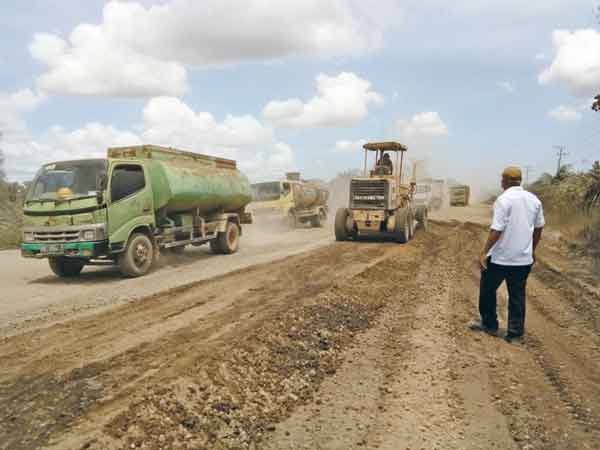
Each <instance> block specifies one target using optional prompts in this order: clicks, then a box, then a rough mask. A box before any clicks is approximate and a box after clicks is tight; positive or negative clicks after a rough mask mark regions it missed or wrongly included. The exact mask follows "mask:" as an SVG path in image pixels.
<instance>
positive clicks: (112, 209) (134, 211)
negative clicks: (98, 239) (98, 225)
mask: <svg viewBox="0 0 600 450" xmlns="http://www.w3.org/2000/svg"><path fill="white" fill-rule="evenodd" d="M111 169H112V170H111V171H110V180H109V182H108V193H109V199H108V233H109V240H110V244H111V248H113V249H114V248H115V246H114V245H113V244H117V246H119V244H122V245H123V246H124V245H125V244H126V242H127V239H128V238H129V233H130V232H131V230H132V229H134V228H135V227H137V226H140V225H150V226H153V225H154V211H153V205H152V203H153V202H152V189H151V186H150V183H149V182H148V177H147V174H146V173H145V170H144V166H143V165H141V164H136V163H115V165H114V166H112V168H111ZM116 248H118V247H116Z"/></svg>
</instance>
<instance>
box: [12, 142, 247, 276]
mask: <svg viewBox="0 0 600 450" xmlns="http://www.w3.org/2000/svg"><path fill="white" fill-rule="evenodd" d="M251 198H252V197H251V191H250V184H249V182H248V179H247V178H246V177H245V176H244V175H243V174H241V173H240V172H239V171H238V170H237V168H236V162H235V161H232V160H229V159H223V158H216V157H212V156H206V155H200V154H197V153H191V152H184V151H180V150H175V149H172V148H164V147H158V146H153V145H141V146H133V147H120V148H110V149H109V150H108V152H107V158H106V159H85V160H78V161H60V162H55V163H51V164H46V165H44V166H43V167H42V168H41V169H40V170H39V172H38V173H37V175H36V177H35V179H34V180H33V183H32V185H31V187H30V188H29V191H28V193H27V195H26V196H25V200H24V210H23V215H24V230H23V243H22V245H21V252H22V255H23V256H25V257H29V258H46V259H48V262H49V264H50V268H51V269H52V271H54V273H55V274H56V275H58V276H60V277H68V276H75V275H78V274H79V273H80V272H81V270H82V269H83V267H84V266H85V265H87V264H106V263H111V262H112V263H116V264H117V265H118V266H119V269H120V271H121V272H122V273H123V274H124V275H126V276H130V277H137V276H141V275H144V274H145V273H147V272H148V271H149V270H150V268H151V267H152V265H153V263H154V262H155V261H156V260H157V258H158V256H159V253H160V251H161V250H171V251H173V252H179V251H181V250H183V248H184V247H185V246H186V245H188V244H191V245H202V244H204V243H207V242H208V243H209V244H210V248H211V249H212V251H213V252H214V253H223V254H230V253H234V252H236V251H237V249H238V246H239V240H240V236H241V233H242V228H241V225H242V224H246V223H251V222H252V217H251V215H250V214H248V213H246V212H245V207H246V205H247V204H248V203H250V200H251Z"/></svg>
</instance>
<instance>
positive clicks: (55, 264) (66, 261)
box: [48, 256, 85, 278]
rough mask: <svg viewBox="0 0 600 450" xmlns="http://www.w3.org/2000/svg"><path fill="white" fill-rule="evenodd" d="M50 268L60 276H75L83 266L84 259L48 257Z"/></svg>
mask: <svg viewBox="0 0 600 450" xmlns="http://www.w3.org/2000/svg"><path fill="white" fill-rule="evenodd" d="M48 264H49V265H50V269H52V272H54V273H55V274H56V275H57V276H59V277H61V278H66V277H75V276H77V275H79V274H80V273H81V271H82V269H83V266H85V261H84V260H82V259H71V258H64V257H61V256H58V257H55V258H48Z"/></svg>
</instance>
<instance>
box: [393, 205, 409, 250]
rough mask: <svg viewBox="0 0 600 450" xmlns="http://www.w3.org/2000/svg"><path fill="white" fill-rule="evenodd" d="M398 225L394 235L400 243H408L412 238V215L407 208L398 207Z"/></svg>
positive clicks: (396, 216) (396, 215) (396, 214)
mask: <svg viewBox="0 0 600 450" xmlns="http://www.w3.org/2000/svg"><path fill="white" fill-rule="evenodd" d="M395 218H396V227H395V229H394V237H395V238H396V242H398V243H399V244H406V243H407V242H408V240H409V239H410V238H411V224H410V220H411V215H410V211H408V209H407V208H402V209H397V210H396V213H395Z"/></svg>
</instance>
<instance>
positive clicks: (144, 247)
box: [119, 233, 154, 277]
mask: <svg viewBox="0 0 600 450" xmlns="http://www.w3.org/2000/svg"><path fill="white" fill-rule="evenodd" d="M153 262H154V245H152V241H151V240H150V238H149V237H148V236H146V235H145V234H143V233H134V234H133V235H132V236H131V237H130V238H129V242H128V243H127V248H126V249H125V251H124V252H123V253H121V254H120V255H119V270H120V271H121V273H122V274H123V275H125V276H128V277H140V276H142V275H144V274H146V273H147V272H148V271H149V270H150V268H151V267H152V263H153Z"/></svg>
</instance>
